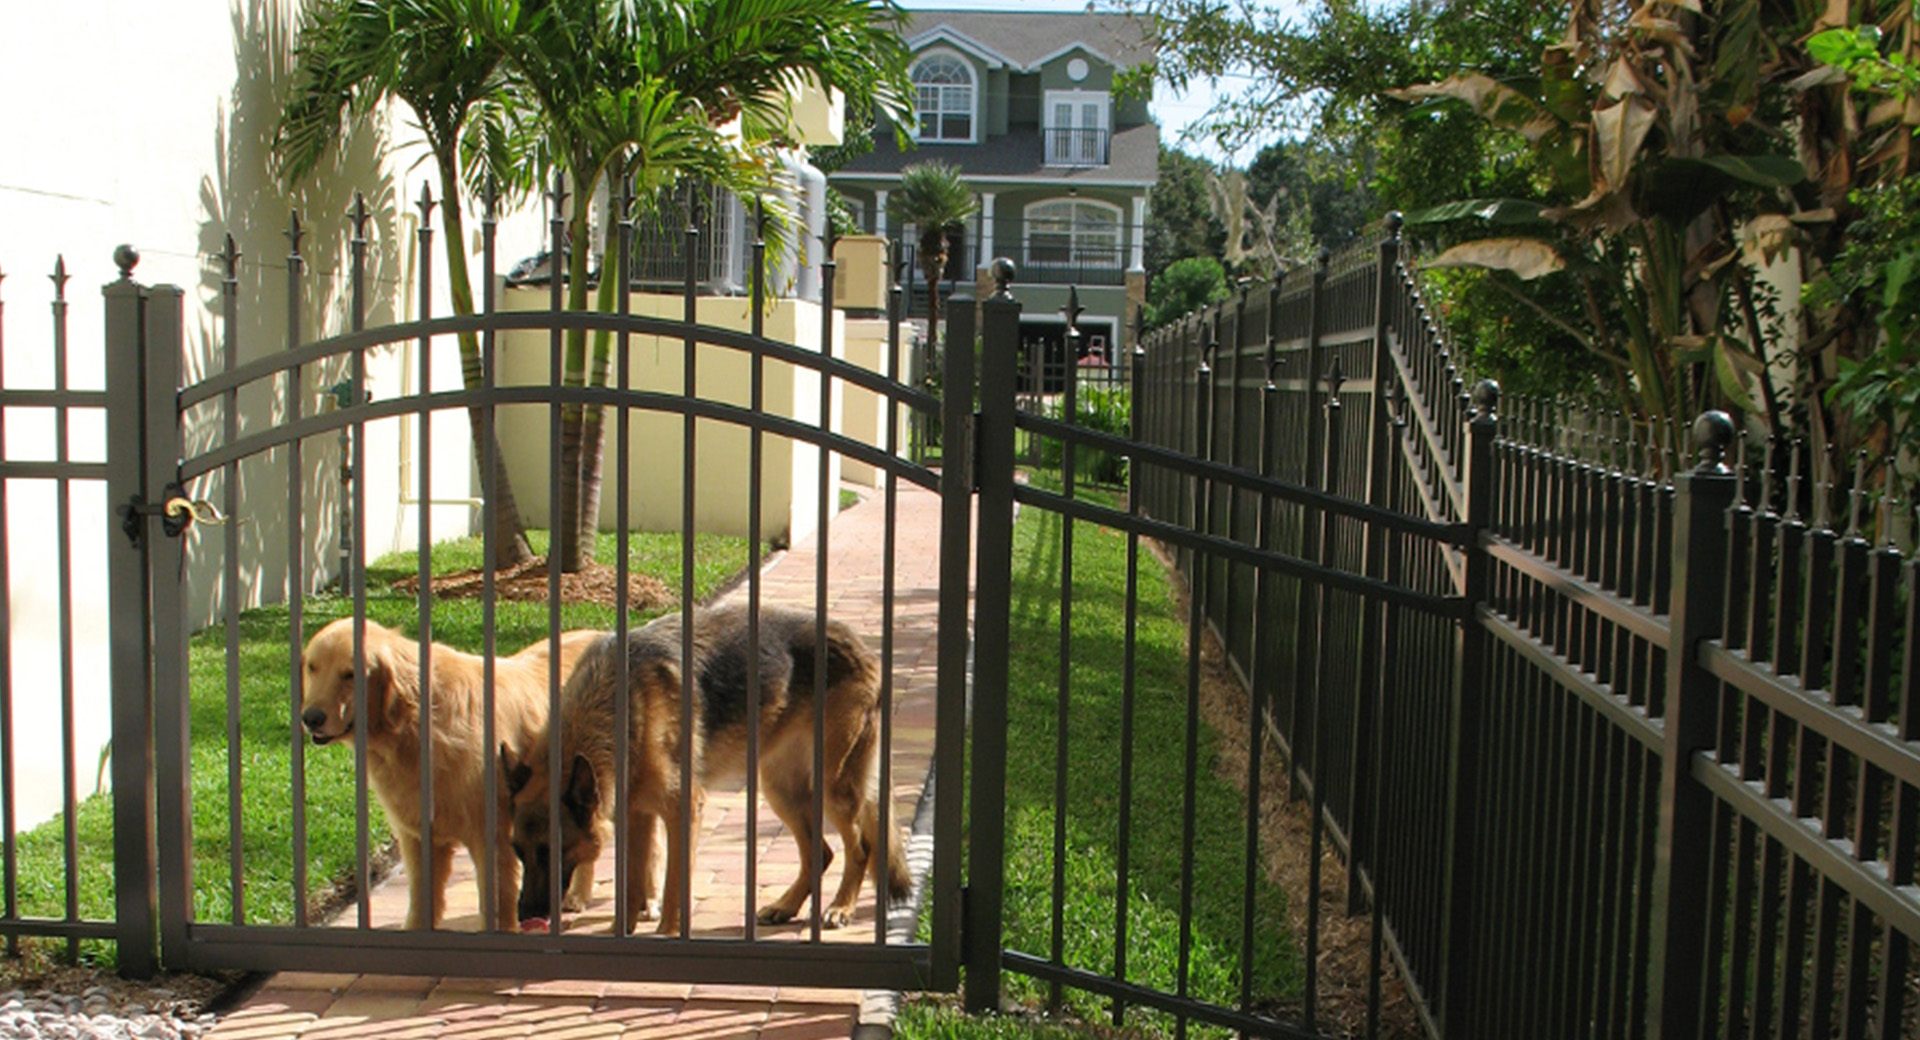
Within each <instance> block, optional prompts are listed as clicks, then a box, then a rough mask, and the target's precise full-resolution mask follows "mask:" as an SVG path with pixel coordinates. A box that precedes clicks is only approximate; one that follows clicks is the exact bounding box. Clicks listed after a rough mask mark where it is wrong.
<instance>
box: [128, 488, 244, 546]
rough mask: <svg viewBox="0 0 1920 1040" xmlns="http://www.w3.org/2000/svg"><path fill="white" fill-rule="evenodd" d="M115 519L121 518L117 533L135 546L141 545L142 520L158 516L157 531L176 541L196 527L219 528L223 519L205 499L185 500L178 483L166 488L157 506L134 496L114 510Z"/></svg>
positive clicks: (183, 489) (184, 490) (143, 498)
mask: <svg viewBox="0 0 1920 1040" xmlns="http://www.w3.org/2000/svg"><path fill="white" fill-rule="evenodd" d="M113 511H114V513H115V515H117V516H119V517H120V530H122V531H124V532H126V535H127V540H128V541H130V542H132V543H133V544H134V545H135V546H138V545H139V544H140V529H141V523H140V521H141V518H143V517H149V516H157V517H159V518H160V529H161V530H162V531H165V532H166V535H167V537H169V538H178V537H180V535H181V533H182V532H184V531H185V530H186V529H187V528H189V527H191V526H193V525H194V524H195V523H203V524H221V523H225V522H226V518H225V517H223V516H221V515H220V511H219V510H218V509H215V508H213V504H212V503H210V502H207V501H206V500H204V499H191V498H188V497H187V489H186V488H184V487H182V486H181V485H180V483H179V482H178V481H175V482H174V483H171V484H168V485H167V488H166V493H165V494H163V495H162V496H161V497H160V501H158V502H149V501H147V498H146V496H145V495H142V494H140V493H139V492H137V491H136V492H134V493H133V494H132V495H130V496H128V497H127V501H126V502H125V503H123V504H121V505H118V506H115V507H114V510H113Z"/></svg>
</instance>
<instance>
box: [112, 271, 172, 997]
mask: <svg viewBox="0 0 1920 1040" xmlns="http://www.w3.org/2000/svg"><path fill="white" fill-rule="evenodd" d="M113 258H114V262H115V264H117V265H118V266H119V268H120V278H119V280H118V281H115V282H113V283H111V284H109V285H107V286H106V287H105V288H104V289H102V290H101V295H102V296H103V297H105V298H106V302H105V311H106V354H107V356H106V364H107V387H106V389H107V400H108V402H109V404H108V407H107V501H108V502H109V503H111V504H112V505H113V506H114V508H115V509H117V510H122V512H121V514H120V515H121V517H122V523H121V525H120V532H122V533H124V535H125V537H124V538H123V537H122V536H121V534H120V533H116V534H114V535H111V536H109V541H108V545H109V550H108V556H107V574H108V582H107V592H108V600H107V626H108V646H109V648H110V650H109V661H110V668H111V676H112V678H111V690H112V693H111V697H110V699H111V710H112V713H113V901H114V908H113V910H114V913H113V919H114V929H115V932H116V939H117V944H118V946H119V960H120V974H122V975H124V976H126V977H128V978H138V979H145V978H151V977H152V976H153V973H154V969H155V967H156V963H155V959H154V935H155V927H154V914H155V913H156V912H157V908H156V905H155V900H156V896H157V891H156V888H155V885H154V849H153V836H154V827H153V820H154V815H153V707H152V703H151V702H150V701H149V700H148V692H149V690H150V689H151V679H152V675H151V673H150V672H149V671H148V662H149V658H148V656H147V640H148V638H149V636H150V634H151V630H150V628H149V625H150V621H151V619H150V616H149V613H148V610H149V607H148V602H149V601H148V599H147V539H146V533H147V532H146V527H147V523H146V517H145V516H144V515H143V514H142V513H140V512H139V506H140V505H141V504H143V503H144V502H145V500H146V495H145V494H144V489H145V482H146V452H145V450H144V449H145V444H146V438H145V432H146V431H145V430H144V429H143V428H142V426H141V405H142V401H143V399H144V394H145V390H144V388H143V384H142V382H141V369H142V361H143V360H144V358H145V350H144V349H143V348H144V346H145V337H144V329H143V327H142V326H143V324H144V314H145V311H146V298H147V290H146V288H145V287H144V286H142V285H140V284H139V283H138V282H135V281H134V280H133V268H134V265H135V264H137V263H139V261H140V256H139V254H138V253H136V252H134V251H133V249H132V248H130V247H128V246H121V247H120V248H119V249H117V250H115V251H114V257H113ZM155 494H156V495H157V494H159V489H157V488H156V489H155Z"/></svg>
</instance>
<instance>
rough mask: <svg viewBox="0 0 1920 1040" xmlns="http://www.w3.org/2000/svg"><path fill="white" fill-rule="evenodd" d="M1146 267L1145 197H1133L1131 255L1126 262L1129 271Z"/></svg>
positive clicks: (1143, 269)
mask: <svg viewBox="0 0 1920 1040" xmlns="http://www.w3.org/2000/svg"><path fill="white" fill-rule="evenodd" d="M1146 269H1147V197H1146V196H1145V195H1135V196H1134V197H1133V257H1132V259H1131V260H1129V261H1128V263H1127V270H1129V271H1145V270H1146Z"/></svg>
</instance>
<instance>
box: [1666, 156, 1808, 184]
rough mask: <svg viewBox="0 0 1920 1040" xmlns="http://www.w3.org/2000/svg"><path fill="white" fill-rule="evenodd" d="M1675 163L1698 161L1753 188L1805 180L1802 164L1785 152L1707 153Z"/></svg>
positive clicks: (1804, 166)
mask: <svg viewBox="0 0 1920 1040" xmlns="http://www.w3.org/2000/svg"><path fill="white" fill-rule="evenodd" d="M1675 162H1677V163H1679V164H1682V165H1686V164H1689V163H1700V164H1702V165H1705V166H1708V167H1711V168H1713V169H1715V170H1718V171H1719V172H1721V173H1724V174H1726V175H1727V176H1729V177H1732V178H1733V179H1734V180H1736V181H1740V182H1741V183H1743V184H1751V185H1753V186H1754V187H1757V188H1789V187H1792V186H1793V185H1795V184H1798V183H1800V182H1801V181H1804V180H1806V179H1807V167H1806V164H1805V163H1802V162H1801V161H1800V160H1798V159H1794V158H1791V157H1789V156H1785V155H1710V156H1707V157H1706V158H1703V159H1677V160H1675Z"/></svg>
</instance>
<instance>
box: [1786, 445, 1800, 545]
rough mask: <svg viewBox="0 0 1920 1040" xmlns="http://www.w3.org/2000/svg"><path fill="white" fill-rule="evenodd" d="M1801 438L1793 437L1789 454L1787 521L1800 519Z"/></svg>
mask: <svg viewBox="0 0 1920 1040" xmlns="http://www.w3.org/2000/svg"><path fill="white" fill-rule="evenodd" d="M1800 443H1801V442H1800V438H1798V437H1795V438H1794V439H1793V450H1792V453H1791V454H1789V455H1788V456H1787V522H1788V523H1790V524H1792V523H1798V522H1799V521H1800Z"/></svg>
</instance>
